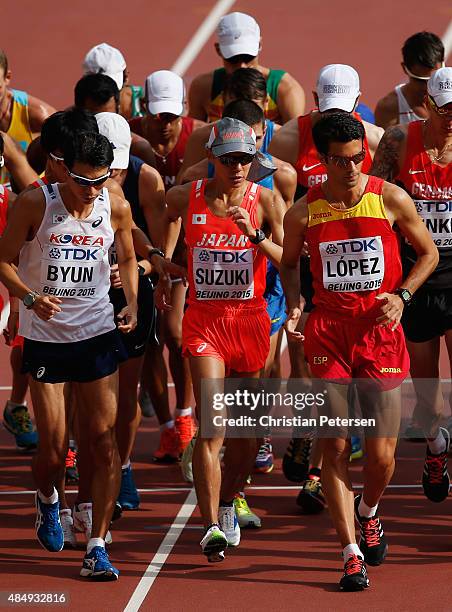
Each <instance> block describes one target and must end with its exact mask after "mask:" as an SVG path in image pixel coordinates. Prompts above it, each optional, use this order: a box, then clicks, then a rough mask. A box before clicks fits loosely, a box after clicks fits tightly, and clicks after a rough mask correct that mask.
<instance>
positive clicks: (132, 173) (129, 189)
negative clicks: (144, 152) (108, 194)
mask: <svg viewBox="0 0 452 612" xmlns="http://www.w3.org/2000/svg"><path fill="white" fill-rule="evenodd" d="M143 164H144V162H143V160H141V159H140V158H139V157H136V156H135V155H130V157H129V167H128V169H127V174H126V179H125V181H124V184H123V186H122V190H123V192H124V196H125V198H126V200H127V201H128V202H129V204H130V208H131V210H132V217H133V220H134V221H135V223H136V225H137V226H138V227H139V228H140V229H141V230H143V232H144V233H145V234H146V235H147V234H148V226H147V223H146V218H145V216H144V213H143V209H142V208H141V206H140V197H139V179H140V172H141V167H142V165H143Z"/></svg>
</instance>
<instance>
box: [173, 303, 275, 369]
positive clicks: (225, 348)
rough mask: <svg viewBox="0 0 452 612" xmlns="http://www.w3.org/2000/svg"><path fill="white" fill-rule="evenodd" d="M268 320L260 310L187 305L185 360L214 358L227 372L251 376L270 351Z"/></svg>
mask: <svg viewBox="0 0 452 612" xmlns="http://www.w3.org/2000/svg"><path fill="white" fill-rule="evenodd" d="M270 325H271V323H270V317H269V316H268V314H267V310H266V304H264V305H263V307H261V306H259V307H256V308H247V309H246V310H238V309H237V308H228V309H226V310H225V309H223V308H222V309H221V311H220V310H219V309H216V308H215V309H213V308H211V307H206V306H193V305H192V306H189V307H188V308H187V310H186V311H185V314H184V318H183V319H182V350H183V355H184V357H186V356H188V355H189V354H190V355H193V356H195V357H197V356H199V357H214V358H215V359H218V360H219V361H222V362H223V363H224V364H225V366H226V375H228V374H229V371H230V370H234V371H235V372H243V373H248V372H249V373H251V372H257V371H258V370H261V369H262V368H263V367H264V366H265V361H266V359H267V356H268V353H269V350H270Z"/></svg>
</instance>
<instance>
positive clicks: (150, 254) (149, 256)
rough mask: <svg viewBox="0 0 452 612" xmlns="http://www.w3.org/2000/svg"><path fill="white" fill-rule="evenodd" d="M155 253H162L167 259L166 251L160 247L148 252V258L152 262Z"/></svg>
mask: <svg viewBox="0 0 452 612" xmlns="http://www.w3.org/2000/svg"><path fill="white" fill-rule="evenodd" d="M153 255H160V257H163V259H165V253H164V252H163V251H161V250H160V249H151V250H150V251H149V253H148V260H149V261H150V262H151V263H152V261H151V259H152V256H153Z"/></svg>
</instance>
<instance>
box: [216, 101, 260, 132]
mask: <svg viewBox="0 0 452 612" xmlns="http://www.w3.org/2000/svg"><path fill="white" fill-rule="evenodd" d="M223 117H230V118H231V119H238V120H239V121H243V123H246V125H249V126H250V127H251V126H253V125H256V124H258V123H264V121H265V117H264V111H263V110H262V109H261V107H260V106H258V105H257V104H256V102H252V101H251V100H233V101H232V102H229V104H227V105H226V106H225V107H224V110H223Z"/></svg>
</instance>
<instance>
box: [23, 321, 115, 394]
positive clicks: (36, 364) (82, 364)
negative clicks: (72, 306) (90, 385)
mask: <svg viewBox="0 0 452 612" xmlns="http://www.w3.org/2000/svg"><path fill="white" fill-rule="evenodd" d="M122 335H123V334H121V332H120V331H118V330H117V329H114V330H112V331H110V332H107V333H105V334H101V335H100V336H94V337H93V338H89V339H88V340H80V341H78V342H60V343H58V342H40V341H37V340H30V339H28V338H25V341H24V350H23V358H22V373H23V374H31V376H32V377H33V378H34V380H36V381H37V382H45V383H61V382H91V381H93V380H98V379H99V378H104V377H105V376H109V375H110V374H113V372H116V370H117V369H118V365H119V363H120V362H122V361H125V360H126V359H127V352H126V350H125V348H124V345H123V344H122V340H121V336H122Z"/></svg>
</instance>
